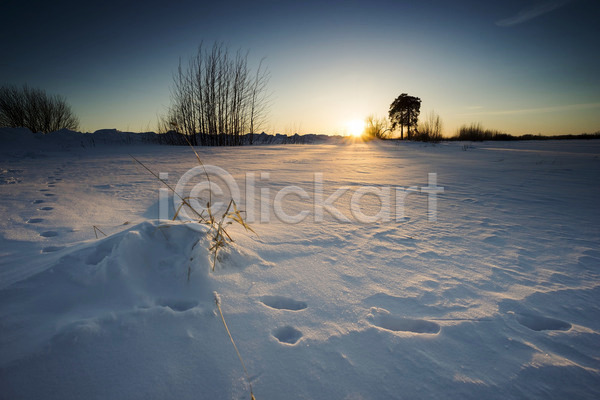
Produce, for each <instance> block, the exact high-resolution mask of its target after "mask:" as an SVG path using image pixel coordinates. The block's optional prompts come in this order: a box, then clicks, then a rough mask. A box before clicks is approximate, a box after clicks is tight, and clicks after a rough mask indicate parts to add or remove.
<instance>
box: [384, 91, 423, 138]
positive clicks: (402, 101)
mask: <svg viewBox="0 0 600 400" xmlns="http://www.w3.org/2000/svg"><path fill="white" fill-rule="evenodd" d="M420 112H421V99H420V98H418V97H413V96H409V95H408V94H406V93H402V94H401V95H400V96H398V97H396V100H394V101H393V102H392V104H391V105H390V112H389V117H390V122H391V123H392V130H394V129H396V127H397V126H398V125H399V126H400V138H401V139H404V127H406V135H407V137H408V140H410V139H411V138H412V133H413V131H416V130H417V122H418V120H419V113H420Z"/></svg>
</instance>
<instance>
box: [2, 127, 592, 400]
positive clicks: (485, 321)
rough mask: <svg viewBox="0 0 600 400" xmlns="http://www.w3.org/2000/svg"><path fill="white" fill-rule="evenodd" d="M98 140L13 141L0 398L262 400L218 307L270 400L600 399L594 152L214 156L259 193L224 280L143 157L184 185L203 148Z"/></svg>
mask: <svg viewBox="0 0 600 400" xmlns="http://www.w3.org/2000/svg"><path fill="white" fill-rule="evenodd" d="M88 135H90V134H79V133H76V132H56V133H52V134H49V135H46V136H43V135H34V134H32V133H31V132H28V131H27V130H20V129H2V130H0V190H1V193H2V196H1V197H0V213H1V215H2V219H0V398H2V399H40V398H43V399H61V400H64V399H82V398H85V399H108V398H110V399H197V398H212V399H243V398H249V387H248V383H247V382H246V378H245V375H244V372H243V370H242V367H241V365H240V363H239V360H238V358H237V355H236V353H235V350H234V349H233V346H232V344H231V342H230V339H229V337H228V336H227V333H226V331H225V328H224V327H223V323H222V321H221V318H220V316H219V314H218V312H217V311H216V305H215V295H214V293H218V296H219V298H220V306H221V308H222V310H223V314H224V317H225V319H226V321H227V324H228V326H229V329H230V331H231V333H232V335H233V337H234V339H235V342H236V344H237V346H238V348H239V350H240V353H241V355H242V357H243V359H244V362H245V365H246V367H247V370H248V372H249V375H250V381H251V383H252V387H253V389H254V394H255V396H256V398H257V399H259V400H260V399H284V398H294V399H404V398H406V399H431V398H448V399H482V398H486V399H507V398H509V399H510V398H539V399H542V398H543V399H566V398H578V399H597V398H600V345H599V344H600V213H599V212H598V204H600V141H543V142H541V141H540V142H537V141H531V142H515V143H498V142H495V143H477V144H467V145H465V143H456V142H455V143H442V144H439V145H435V146H432V145H424V144H418V143H400V144H395V143H377V142H371V143H356V144H331V143H329V144H328V143H324V144H323V143H321V144H314V145H306V146H294V145H277V146H251V147H250V146H248V147H242V148H199V149H198V152H199V155H200V157H201V158H202V160H203V161H204V163H205V164H206V165H214V166H218V167H221V168H224V169H225V170H227V171H228V172H229V173H230V174H231V175H232V177H233V178H234V179H235V181H236V182H237V183H238V184H239V187H240V191H241V193H245V192H246V189H247V188H248V186H247V185H246V182H247V180H246V177H247V176H246V173H254V179H255V183H256V190H255V191H254V192H251V195H250V197H248V198H246V199H243V200H242V201H241V204H239V206H240V209H242V210H244V211H245V212H246V213H247V215H248V216H249V215H250V214H248V213H252V212H254V216H255V221H254V222H251V226H252V228H253V229H254V230H255V231H256V233H257V234H258V235H253V234H251V233H250V232H246V231H245V230H244V229H243V228H242V227H241V226H236V225H231V226H230V228H229V232H230V234H231V235H232V237H233V239H234V240H235V243H233V244H232V245H231V246H229V247H227V248H225V249H223V250H222V251H221V253H220V255H219V259H218V261H217V268H216V270H215V271H214V272H211V265H212V256H211V254H210V252H209V248H210V247H211V246H212V243H211V241H210V238H209V237H208V236H207V235H206V229H207V228H206V226H205V225H199V224H195V223H184V222H180V221H168V220H165V219H163V220H158V216H159V210H160V208H161V206H162V205H161V202H160V201H159V198H160V197H159V190H160V189H161V187H163V186H161V184H160V182H158V181H157V180H156V179H155V178H154V177H153V176H151V175H150V174H149V173H148V172H147V171H146V170H144V169H143V168H142V167H141V166H140V165H139V164H137V163H136V162H134V161H133V160H132V158H131V157H130V154H131V155H133V156H135V157H136V158H137V159H139V160H140V161H142V162H144V163H145V164H147V165H148V166H149V167H150V168H151V169H152V170H154V171H156V172H164V173H167V174H168V181H169V182H170V183H172V184H175V183H176V182H177V181H178V179H179V178H180V177H181V176H182V175H183V174H184V173H185V172H186V171H188V170H189V169H190V168H192V167H194V166H195V165H196V161H195V156H194V155H193V153H192V152H191V150H190V149H189V148H185V147H171V146H159V145H155V144H151V143H148V141H147V140H142V139H140V138H141V137H138V136H135V137H134V136H131V137H128V136H127V135H125V134H120V133H117V132H111V131H105V132H99V133H95V134H92V135H91V136H88ZM92 143H93V144H92ZM265 173H268V175H266V174H265ZM315 173H322V174H323V175H322V182H323V185H322V186H323V197H324V198H325V199H327V198H328V197H329V196H330V195H333V194H335V193H336V191H338V189H340V188H343V187H348V189H347V190H346V191H343V193H341V192H338V193H341V194H340V196H339V198H338V199H337V200H336V201H335V206H336V208H337V209H338V210H339V211H340V212H341V213H342V214H344V215H345V216H346V217H348V219H350V222H342V221H339V220H337V219H336V218H334V217H333V216H332V215H331V213H329V212H328V211H327V210H326V211H325V212H324V215H323V218H322V220H319V219H318V218H316V216H315V214H318V213H316V212H315V205H314V199H315V194H314V188H315ZM429 173H437V184H438V185H439V186H442V187H444V192H443V193H441V194H439V195H438V197H437V221H430V220H429V219H428V215H429V214H428V199H429V198H428V195H427V193H426V192H424V191H421V190H419V189H418V188H422V187H426V186H427V184H428V181H427V180H428V174H429ZM200 178H201V177H200ZM216 181H217V180H215V182H216ZM289 186H295V187H299V188H302V189H303V190H305V191H306V192H307V193H308V195H309V198H308V199H307V198H303V197H302V196H298V195H296V194H294V193H292V194H288V195H286V196H285V197H284V198H283V201H282V204H281V210H280V211H282V212H284V213H286V214H287V215H296V214H298V212H300V211H307V213H308V214H307V217H306V218H305V219H304V220H302V221H300V222H297V223H294V224H289V223H286V222H283V221H282V220H281V219H279V218H278V217H277V215H276V212H275V210H274V208H273V207H266V212H265V213H263V212H261V211H264V210H261V208H260V204H261V201H260V200H261V196H265V195H266V194H267V193H268V194H269V201H268V202H267V205H272V204H273V201H274V199H275V196H276V194H277V193H278V192H280V191H281V190H282V189H283V188H286V187H289ZM363 187H374V188H376V189H377V188H378V189H383V188H386V187H389V188H392V192H391V193H393V194H394V199H395V203H393V207H392V208H393V209H394V210H395V211H396V212H399V211H402V215H401V216H398V218H396V215H394V217H393V218H389V219H388V220H385V221H376V222H372V223H361V222H358V221H356V219H354V218H352V217H353V214H352V209H351V207H350V202H351V200H352V196H353V195H355V194H356V193H357V191H358V190H361V188H363ZM411 187H414V188H417V189H416V190H399V191H398V192H396V191H395V188H402V189H408V188H411ZM163 188H164V187H163ZM263 189H264V190H263ZM373 193H374V192H371V194H367V195H364V196H363V197H362V199H361V200H360V206H361V211H362V212H363V213H364V214H366V215H371V216H372V215H375V214H377V212H378V211H379V210H380V209H381V203H380V199H378V198H377V197H376V196H374V195H373ZM396 193H400V195H401V196H400V197H398V198H396V197H395V194H396ZM398 199H400V200H403V204H402V205H403V207H401V208H398V207H397V205H398V204H396V203H397V202H398ZM170 201H171V202H172V201H173V199H172V198H171V199H170ZM170 213H171V215H172V210H171V211H170ZM261 216H262V217H263V221H262V222H261V220H260V218H261ZM266 219H268V221H266ZM105 235H106V236H105ZM96 236H98V237H96Z"/></svg>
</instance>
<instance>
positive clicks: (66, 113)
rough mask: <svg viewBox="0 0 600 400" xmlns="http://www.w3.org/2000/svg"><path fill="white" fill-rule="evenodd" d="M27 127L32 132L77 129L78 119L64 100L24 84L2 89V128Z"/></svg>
mask: <svg viewBox="0 0 600 400" xmlns="http://www.w3.org/2000/svg"><path fill="white" fill-rule="evenodd" d="M5 126H6V127H13V128H18V127H25V128H29V130H31V131H32V132H44V133H48V132H54V131H58V130H60V129H70V130H76V129H77V128H78V127H79V119H78V118H77V117H76V116H75V114H74V113H73V111H72V110H71V106H69V104H67V101H66V100H65V98H64V97H62V96H59V95H54V96H51V95H48V94H46V92H45V91H44V90H42V89H36V88H30V87H29V86H27V85H24V86H23V87H22V88H19V87H17V86H3V87H0V127H5Z"/></svg>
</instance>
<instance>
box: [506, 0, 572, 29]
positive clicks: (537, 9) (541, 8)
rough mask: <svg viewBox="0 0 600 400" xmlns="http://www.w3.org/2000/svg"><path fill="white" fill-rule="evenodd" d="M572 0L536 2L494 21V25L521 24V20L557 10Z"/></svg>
mask: <svg viewBox="0 0 600 400" xmlns="http://www.w3.org/2000/svg"><path fill="white" fill-rule="evenodd" d="M571 1H573V0H552V1H545V2H543V3H538V4H536V5H534V6H532V7H529V8H526V9H524V10H521V11H519V13H518V14H517V15H515V16H512V17H510V18H506V19H501V20H500V21H496V25H498V26H513V25H518V24H522V23H523V22H527V21H529V20H531V19H534V18H537V17H539V16H540V15H544V14H547V13H549V12H552V11H554V10H558V9H559V8H561V7H563V6H565V5H567V4H568V3H570V2H571Z"/></svg>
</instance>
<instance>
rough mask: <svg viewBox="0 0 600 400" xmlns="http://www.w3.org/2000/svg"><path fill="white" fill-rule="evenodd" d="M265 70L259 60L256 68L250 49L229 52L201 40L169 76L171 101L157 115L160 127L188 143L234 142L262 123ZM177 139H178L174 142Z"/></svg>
mask: <svg viewBox="0 0 600 400" xmlns="http://www.w3.org/2000/svg"><path fill="white" fill-rule="evenodd" d="M268 80H269V73H268V71H267V70H266V69H265V68H264V67H263V62H262V61H261V62H260V64H259V65H258V67H257V69H256V70H252V69H251V68H250V67H249V65H248V53H247V52H245V53H244V52H242V51H237V52H236V53H235V54H234V55H232V54H231V53H230V52H229V50H228V48H227V47H225V46H224V45H223V44H222V43H215V44H213V46H212V47H211V48H204V47H203V45H202V44H201V45H200V46H199V48H198V51H197V53H196V55H195V56H193V57H192V58H190V60H189V61H188V63H187V65H185V66H184V65H182V63H181V61H180V62H179V68H178V70H177V72H176V73H175V74H174V76H173V87H172V90H171V105H170V107H169V109H168V112H167V114H166V115H165V116H163V117H161V118H160V120H159V131H160V132H163V133H166V132H171V136H172V137H174V138H176V137H178V136H177V135H178V134H183V135H185V137H187V139H188V140H189V142H190V143H191V144H192V145H202V146H237V145H242V144H244V141H243V140H242V136H243V135H244V134H246V133H249V134H250V136H249V144H252V134H254V133H255V131H257V130H258V128H259V127H260V126H261V125H262V124H263V123H264V122H265V118H266V112H267V93H266V89H267V83H268ZM172 144H178V143H172Z"/></svg>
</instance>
